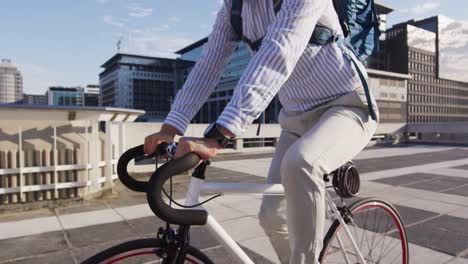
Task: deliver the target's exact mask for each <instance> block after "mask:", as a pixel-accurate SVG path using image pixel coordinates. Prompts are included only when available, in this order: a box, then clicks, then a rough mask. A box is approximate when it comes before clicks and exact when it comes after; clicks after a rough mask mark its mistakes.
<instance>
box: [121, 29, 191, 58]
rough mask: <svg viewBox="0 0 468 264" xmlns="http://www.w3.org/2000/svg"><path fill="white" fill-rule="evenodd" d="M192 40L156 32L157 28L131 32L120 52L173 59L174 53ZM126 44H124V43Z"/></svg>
mask: <svg viewBox="0 0 468 264" xmlns="http://www.w3.org/2000/svg"><path fill="white" fill-rule="evenodd" d="M193 41H194V40H193V39H190V38H187V37H184V36H177V35H172V34H170V33H167V32H161V31H158V28H144V29H135V30H131V31H130V32H129V34H128V36H127V38H126V41H124V44H125V45H124V47H123V49H122V51H124V52H128V53H134V54H143V55H149V56H160V57H168V58H175V57H177V55H176V54H174V52H175V51H176V50H179V49H181V48H183V47H185V46H187V45H189V44H190V43H193ZM125 42H126V43H125Z"/></svg>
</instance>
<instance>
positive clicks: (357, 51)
mask: <svg viewBox="0 0 468 264" xmlns="http://www.w3.org/2000/svg"><path fill="white" fill-rule="evenodd" d="M272 1H273V6H274V9H275V13H278V12H279V11H280V10H281V4H282V3H283V0H272ZM330 1H333V5H334V7H335V10H336V13H337V14H338V18H339V20H340V25H341V28H342V30H343V33H344V36H343V37H344V39H343V37H341V36H336V35H334V34H333V32H332V31H331V30H330V29H328V28H326V27H324V26H320V25H316V27H315V29H314V32H313V33H312V36H311V37H310V40H309V43H312V44H316V45H327V44H330V43H333V42H339V41H341V42H342V43H343V44H344V45H345V46H346V47H347V48H348V49H349V50H351V51H352V52H353V53H354V55H355V56H356V58H357V59H358V60H359V61H361V62H362V63H365V61H366V60H367V58H368V57H369V56H370V55H371V54H372V53H373V52H374V51H375V50H376V49H378V45H379V36H380V30H379V19H378V15H377V12H376V10H375V3H374V0H330ZM242 5H243V0H232V7H231V13H230V16H231V19H230V20H231V25H232V27H233V29H234V31H235V32H236V33H237V35H238V37H239V39H240V40H243V41H244V42H245V43H246V44H247V45H248V46H249V47H250V48H251V49H252V50H254V51H258V50H259V49H260V46H261V45H262V40H263V38H261V39H258V40H255V41H252V40H250V39H248V38H246V37H245V36H244V35H243V34H242ZM349 57H350V59H351V61H352V62H353V64H354V66H355V68H356V70H357V72H358V75H359V77H360V79H361V81H362V83H363V86H364V90H365V92H366V98H367V102H368V107H369V114H370V115H371V117H372V119H374V120H376V119H377V117H376V114H375V111H374V109H373V106H372V102H371V97H370V93H369V87H368V84H367V81H366V78H365V77H364V74H363V73H362V71H361V70H360V68H359V66H358V63H357V62H356V61H355V59H354V58H353V56H349Z"/></svg>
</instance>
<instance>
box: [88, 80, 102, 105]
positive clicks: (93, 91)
mask: <svg viewBox="0 0 468 264" xmlns="http://www.w3.org/2000/svg"><path fill="white" fill-rule="evenodd" d="M99 94H100V89H99V85H97V84H89V85H86V87H85V89H84V105H85V106H99V105H100V103H99V98H100V96H99Z"/></svg>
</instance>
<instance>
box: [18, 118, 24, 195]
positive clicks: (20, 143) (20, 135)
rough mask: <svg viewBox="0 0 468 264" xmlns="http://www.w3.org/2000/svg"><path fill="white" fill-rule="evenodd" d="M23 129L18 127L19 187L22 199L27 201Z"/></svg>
mask: <svg viewBox="0 0 468 264" xmlns="http://www.w3.org/2000/svg"><path fill="white" fill-rule="evenodd" d="M23 154H24V153H23V130H22V128H21V126H20V127H18V157H19V187H20V193H19V194H20V201H21V202H26V196H25V194H24V193H23V186H24V183H25V180H24V175H23V168H24V155H23Z"/></svg>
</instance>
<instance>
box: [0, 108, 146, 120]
mask: <svg viewBox="0 0 468 264" xmlns="http://www.w3.org/2000/svg"><path fill="white" fill-rule="evenodd" d="M143 114H145V111H143V110H136V109H127V108H117V107H93V106H86V107H80V106H58V105H30V104H0V121H1V120H3V121H5V120H16V121H21V120H23V121H28V122H29V121H31V122H32V121H40V120H49V121H75V120H98V121H133V120H135V119H136V118H137V117H138V116H140V115H143Z"/></svg>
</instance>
